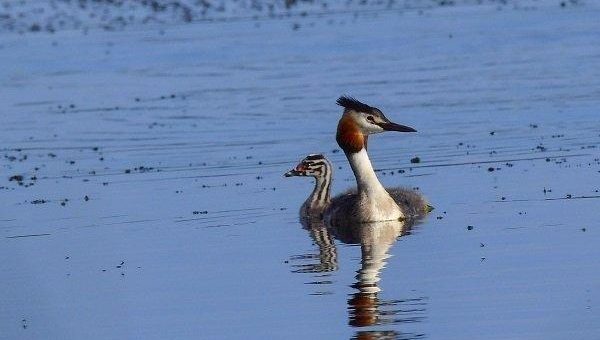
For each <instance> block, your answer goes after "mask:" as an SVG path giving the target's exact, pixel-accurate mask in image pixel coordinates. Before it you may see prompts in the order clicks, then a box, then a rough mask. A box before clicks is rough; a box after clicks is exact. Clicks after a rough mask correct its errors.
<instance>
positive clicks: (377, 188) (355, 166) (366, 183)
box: [346, 148, 389, 198]
mask: <svg viewBox="0 0 600 340" xmlns="http://www.w3.org/2000/svg"><path fill="white" fill-rule="evenodd" d="M346 156H347V157H348V161H349V162H350V166H351V167H352V172H354V176H355V177H356V183H357V185H358V192H360V193H364V194H366V195H367V196H369V197H372V198H376V197H377V196H380V195H384V196H389V194H388V192H387V191H386V190H385V188H384V187H383V185H381V183H380V182H379V179H377V175H375V170H373V165H371V161H370V160H369V155H368V154H367V150H366V149H364V148H363V149H362V150H360V151H359V152H355V153H348V154H346Z"/></svg>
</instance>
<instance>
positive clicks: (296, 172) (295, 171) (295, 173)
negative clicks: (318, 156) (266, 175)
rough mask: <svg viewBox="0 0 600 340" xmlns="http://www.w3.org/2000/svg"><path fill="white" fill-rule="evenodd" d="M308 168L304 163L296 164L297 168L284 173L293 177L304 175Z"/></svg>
mask: <svg viewBox="0 0 600 340" xmlns="http://www.w3.org/2000/svg"><path fill="white" fill-rule="evenodd" d="M305 170H306V166H305V165H304V164H302V163H300V164H298V165H296V167H295V168H293V169H291V170H289V171H288V172H286V173H285V174H283V175H284V176H285V177H292V176H304V171H305Z"/></svg>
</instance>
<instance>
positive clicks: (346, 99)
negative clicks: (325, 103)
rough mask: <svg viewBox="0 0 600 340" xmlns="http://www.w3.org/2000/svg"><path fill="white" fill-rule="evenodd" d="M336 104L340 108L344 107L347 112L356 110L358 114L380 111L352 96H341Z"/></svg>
mask: <svg viewBox="0 0 600 340" xmlns="http://www.w3.org/2000/svg"><path fill="white" fill-rule="evenodd" d="M336 103H337V104H338V105H339V106H342V107H343V108H344V109H346V110H354V111H357V112H364V113H371V112H374V111H379V110H378V109H377V108H376V107H373V106H370V105H367V104H365V103H362V102H360V101H358V100H356V99H354V98H352V97H350V96H341V97H339V98H338V100H337V101H336Z"/></svg>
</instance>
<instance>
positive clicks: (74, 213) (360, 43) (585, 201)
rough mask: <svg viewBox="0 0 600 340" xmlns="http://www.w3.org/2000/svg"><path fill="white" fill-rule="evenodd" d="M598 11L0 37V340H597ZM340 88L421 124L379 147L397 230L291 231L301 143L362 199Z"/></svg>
mask: <svg viewBox="0 0 600 340" xmlns="http://www.w3.org/2000/svg"><path fill="white" fill-rule="evenodd" d="M598 14H599V13H598V12H597V11H596V10H594V9H592V8H587V7H577V8H569V9H564V10H563V9H560V8H559V7H556V8H545V9H540V10H528V11H526V10H502V11H497V10H495V9H494V8H488V7H483V8H478V9H474V8H466V9H464V8H463V9H438V10H434V11H426V12H424V13H423V14H422V15H420V14H419V12H405V13H399V12H392V13H387V14H386V13H370V14H364V15H359V16H354V15H346V14H340V15H336V16H329V17H325V18H318V17H307V18H304V19H290V20H273V21H269V20H262V21H248V22H234V23H214V24H193V25H187V26H166V27H152V26H151V27H144V28H139V29H130V30H126V31H124V32H95V31H91V32H90V33H89V34H87V35H84V34H82V33H81V32H78V31H65V32H59V33H56V34H53V35H51V34H38V35H24V36H17V35H6V36H2V37H0V61H1V62H2V65H4V66H3V67H2V68H1V69H0V79H1V80H2V81H1V87H2V88H1V91H0V102H1V103H2V104H3V108H2V112H1V114H0V129H1V133H0V142H1V143H0V144H1V148H2V155H1V156H2V157H1V158H0V166H1V169H2V174H3V175H2V177H3V178H4V179H3V180H2V182H0V199H1V202H2V204H1V208H0V257H1V258H2V259H3V260H2V261H0V272H2V273H3V280H2V281H3V284H2V289H1V292H0V301H1V303H0V306H1V307H0V338H2V339H80V338H84V337H85V338H90V339H124V338H130V339H135V338H140V339H187V338H202V339H214V338H223V339H226V338H307V337H310V338H322V339H332V338H360V339H363V338H364V339H367V338H378V339H396V338H398V339H421V338H431V339H468V338H485V339H597V338H598V337H599V335H598V334H600V322H598V321H599V320H600V313H599V312H598V305H597V302H598V300H599V298H600V294H599V293H600V276H599V275H598V272H599V269H600V264H599V262H598V261H597V258H598V257H599V256H600V250H599V248H598V246H597V245H598V242H599V241H600V229H599V225H598V222H597V221H598V219H597V211H598V207H599V205H598V197H599V195H600V194H599V193H598V190H600V186H599V183H600V181H599V179H600V163H599V158H600V152H599V151H598V145H599V142H600V135H599V131H600V123H599V120H598V112H597V110H598V109H597V108H598V105H599V104H600V101H599V98H600V91H599V90H598V89H600V67H598V60H599V59H598V57H600V47H599V46H600V45H598V44H597V42H598V39H599V38H600V22H599V21H598V20H597V17H598ZM295 23H298V24H299V25H300V27H299V29H298V30H293V25H294V24H295ZM340 94H350V95H353V96H355V97H357V98H359V99H361V100H363V101H365V102H367V103H369V104H371V105H374V106H377V107H379V108H380V109H381V110H382V111H383V112H385V114H386V115H387V116H388V117H389V118H390V119H392V120H394V121H397V122H399V123H403V124H407V125H410V126H413V127H415V128H416V129H417V130H418V131H419V132H418V133H416V134H410V135H408V134H407V135H401V134H382V135H378V136H374V137H372V138H371V139H370V141H369V153H370V154H371V158H372V160H373V163H374V166H375V168H376V169H378V171H379V172H378V174H379V177H380V179H381V181H382V182H383V183H384V184H385V185H389V186H396V185H404V186H408V187H418V188H419V190H420V191H421V192H422V193H424V194H425V195H426V196H427V197H428V199H429V200H430V201H431V203H432V204H433V205H434V206H435V207H436V210H434V212H433V213H432V214H431V215H430V216H429V218H428V219H427V220H426V221H424V222H423V223H422V224H419V225H417V226H415V227H414V228H412V229H411V230H410V232H409V233H406V234H405V235H402V234H403V233H401V232H399V233H398V235H392V236H391V237H390V238H388V239H386V240H385V241H381V242H374V243H372V244H369V245H368V246H366V245H365V244H363V245H362V246H361V245H360V244H355V243H360V242H349V243H348V242H346V243H345V242H342V241H340V240H335V238H334V236H333V235H332V234H331V233H329V232H327V231H321V233H320V234H315V232H314V231H313V232H312V234H311V232H310V231H309V230H306V229H304V228H303V227H302V225H301V224H300V223H299V221H298V209H299V207H300V205H301V204H302V202H303V201H304V199H305V198H306V196H307V195H308V193H309V192H310V189H311V186H312V184H311V183H310V181H309V180H308V179H303V178H284V177H283V176H282V175H283V173H284V172H285V171H287V170H288V169H289V168H290V167H292V166H294V165H295V164H296V163H297V161H298V160H299V159H301V158H302V157H304V156H305V155H306V154H308V153H315V152H322V153H325V154H326V155H327V156H328V157H329V158H330V159H331V160H332V161H333V162H334V164H335V166H336V169H335V170H336V171H335V173H334V192H335V193H338V192H341V191H343V190H345V189H347V188H349V187H351V186H353V185H354V178H353V176H352V173H351V171H350V169H349V167H348V164H347V162H346V160H345V157H344V155H343V153H341V152H339V150H338V146H337V145H336V143H335V140H334V131H335V125H336V122H337V119H338V118H339V116H340V114H341V111H340V108H339V107H337V106H336V105H335V99H336V98H337V97H338V96H339V95H340ZM25 156H27V157H26V158H25ZM416 156H418V157H419V158H420V160H421V162H420V163H416V164H414V163H411V162H410V160H411V158H413V157H416ZM13 175H23V177H24V178H23V180H22V181H21V185H19V183H18V181H15V180H13V181H9V178H10V177H11V176H13ZM31 177H35V179H31ZM30 184H31V185H30ZM86 196H87V199H86ZM36 200H43V201H36ZM401 235H402V236H401ZM396 238H397V240H396ZM365 276H368V278H365ZM374 282H376V283H374Z"/></svg>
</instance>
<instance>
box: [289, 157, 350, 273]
mask: <svg viewBox="0 0 600 340" xmlns="http://www.w3.org/2000/svg"><path fill="white" fill-rule="evenodd" d="M332 171H333V169H332V166H331V164H330V163H329V161H328V160H327V159H326V158H325V157H324V156H323V155H317V154H311V155H308V156H306V157H305V158H304V159H303V160H301V161H300V163H298V165H296V167H295V168H293V169H292V170H290V171H288V172H286V173H285V174H284V176H285V177H292V176H305V177H314V178H315V186H314V188H313V191H312V193H311V194H310V195H309V196H308V198H307V199H306V201H305V202H304V203H303V204H302V207H301V208H300V223H301V224H302V227H303V228H304V229H306V230H308V233H309V235H310V237H311V238H312V239H313V241H314V243H315V244H316V245H317V246H318V250H319V253H318V259H319V262H318V263H315V264H310V265H304V266H301V269H296V270H295V271H299V272H302V271H308V272H313V273H322V272H330V271H335V270H337V269H338V261H337V249H336V247H335V242H334V240H333V236H332V235H331V233H330V232H329V229H327V227H326V226H325V223H323V210H325V207H327V206H328V205H329V203H330V202H331V197H330V188H331V175H332ZM302 258H310V256H302Z"/></svg>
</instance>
